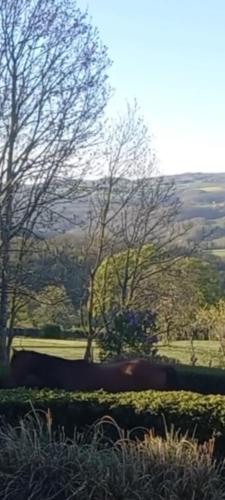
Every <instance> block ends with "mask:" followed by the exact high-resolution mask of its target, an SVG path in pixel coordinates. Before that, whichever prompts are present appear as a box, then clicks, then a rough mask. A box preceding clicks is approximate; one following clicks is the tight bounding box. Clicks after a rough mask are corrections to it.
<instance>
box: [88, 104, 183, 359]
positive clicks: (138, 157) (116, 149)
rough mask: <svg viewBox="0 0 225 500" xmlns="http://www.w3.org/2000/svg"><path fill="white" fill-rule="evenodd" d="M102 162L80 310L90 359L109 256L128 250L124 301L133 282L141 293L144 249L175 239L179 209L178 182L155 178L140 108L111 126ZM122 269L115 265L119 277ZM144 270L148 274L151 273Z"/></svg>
mask: <svg viewBox="0 0 225 500" xmlns="http://www.w3.org/2000/svg"><path fill="white" fill-rule="evenodd" d="M102 163H103V164H104V169H105V175H104V177H102V178H101V179H100V180H99V181H98V183H97V189H96V191H95V192H94V193H93V195H92V197H91V200H90V213H89V228H88V231H87V235H86V245H85V252H84V253H85V255H86V256H89V257H90V256H91V257H92V259H94V262H95V263H94V265H93V267H92V269H91V273H90V284H89V292H88V299H87V297H85V298H84V303H83V307H82V309H81V310H82V317H83V322H84V324H86V329H87V336H88V342H87V349H86V355H85V356H86V358H89V357H90V353H91V346H92V341H93V338H94V337H95V334H96V332H95V325H94V301H96V293H95V292H96V290H95V283H96V275H97V272H98V269H99V267H100V265H101V263H102V261H103V259H104V257H106V256H107V255H110V256H111V258H112V259H113V255H114V254H115V253H116V252H118V251H119V250H123V251H125V252H126V269H125V270H124V273H123V282H120V287H121V300H122V302H125V301H127V293H128V286H127V284H128V282H129V293H130V294H134V292H135V291H136V292H137V289H138V285H139V281H140V279H141V272H142V271H143V266H142V267H141V250H142V249H143V246H144V245H145V244H146V243H148V242H150V241H151V242H154V243H155V244H156V242H157V246H158V249H159V247H160V245H161V248H162V247H163V246H165V243H166V242H167V243H168V242H169V241H172V238H173V237H174V234H173V233H174V231H173V226H172V221H173V220H174V217H175V215H176V213H177V210H178V207H179V200H178V199H177V198H176V194H175V187H174V185H173V183H170V182H166V181H165V180H164V179H163V178H161V177H157V176H156V174H157V173H158V172H157V162H156V158H155V155H154V153H153V152H152V150H151V141H150V137H149V135H148V130H147V128H146V126H145V124H144V121H143V120H142V118H141V117H140V116H139V110H138V107H137V106H136V105H135V106H134V107H129V106H128V108H127V113H126V115H125V116H123V117H122V118H119V120H118V122H116V123H115V124H114V125H113V126H112V127H110V128H109V131H108V134H106V138H105V148H104V150H103V156H102ZM170 228H171V229H170ZM134 248H135V249H136V250H137V252H136V256H137V259H136V262H135V263H134V262H133V263H132V276H130V266H129V259H130V255H131V252H132V250H133V249H134ZM157 260H158V257H157ZM164 263H165V256H164ZM142 265H143V262H142ZM145 268H146V266H145ZM117 271H118V270H117V269H116V265H115V273H116V272H117ZM145 272H146V273H147V271H146V270H145ZM145 278H146V277H145ZM142 279H143V276H142ZM103 281H104V280H103ZM104 286H107V285H103V288H102V290H101V292H100V294H102V295H104V293H105V292H106V290H105V289H104ZM101 298H102V297H101ZM130 298H131V297H130ZM103 312H104V311H102V313H103Z"/></svg>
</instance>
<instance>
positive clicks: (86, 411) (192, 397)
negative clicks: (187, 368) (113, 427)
mask: <svg viewBox="0 0 225 500" xmlns="http://www.w3.org/2000/svg"><path fill="white" fill-rule="evenodd" d="M30 402H32V405H33V406H34V408H36V409H42V410H45V411H46V410H47V409H48V408H49V409H50V410H51V412H52V415H53V426H54V429H57V428H58V426H63V427H64V428H65V432H66V434H67V435H68V436H72V435H73V432H74V427H77V428H78V429H79V430H84V429H85V428H87V427H88V426H90V425H92V424H93V423H94V422H96V421H97V420H98V419H99V418H102V417H104V416H105V415H109V416H111V417H112V418H114V419H115V420H116V422H117V423H118V425H119V426H120V427H121V428H123V429H128V430H129V429H132V428H135V427H136V428H138V427H142V428H143V427H144V428H147V429H150V428H154V429H155V431H156V433H157V434H159V435H160V434H161V435H163V433H164V421H166V422H167V424H168V426H171V425H172V424H173V425H175V427H176V428H180V429H181V430H182V432H186V431H187V430H189V432H190V434H192V433H193V432H195V435H196V437H197V438H198V439H199V440H200V441H205V440H208V439H209V438H210V437H212V435H213V433H214V431H216V433H217V435H218V436H219V435H220V436H221V439H222V438H223V439H225V397H224V396H212V395H211V396H202V395H200V394H193V393H188V392H184V391H180V392H173V393H172V392H167V393H166V392H164V393H163V392H157V391H144V392H139V393H134V392H131V393H120V394H107V393H104V392H103V391H99V392H95V393H66V392H63V391H50V390H42V391H34V390H25V389H22V388H21V389H14V390H1V391H0V415H1V420H3V421H6V422H9V423H11V424H17V423H18V422H19V420H20V418H22V417H24V415H25V414H26V413H27V412H28V411H29V410H30ZM109 431H110V430H109ZM137 435H138V436H141V435H142V431H141V430H140V429H139V430H137ZM222 441H223V440H222ZM222 441H221V443H222Z"/></svg>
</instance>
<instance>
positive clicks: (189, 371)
mask: <svg viewBox="0 0 225 500" xmlns="http://www.w3.org/2000/svg"><path fill="white" fill-rule="evenodd" d="M174 367H175V369H176V370H177V373H178V379H179V386H180V389H181V390H185V391H193V392H199V393H201V394H225V370H222V369H220V368H208V367H202V366H188V365H175V366H174Z"/></svg>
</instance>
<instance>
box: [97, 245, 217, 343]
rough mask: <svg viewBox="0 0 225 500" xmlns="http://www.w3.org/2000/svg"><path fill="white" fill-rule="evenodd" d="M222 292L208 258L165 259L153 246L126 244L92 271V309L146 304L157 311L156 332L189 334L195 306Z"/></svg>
mask: <svg viewBox="0 0 225 500" xmlns="http://www.w3.org/2000/svg"><path fill="white" fill-rule="evenodd" d="M222 296H223V290H222V283H221V279H220V275H219V273H218V271H217V270H216V268H215V266H213V265H212V264H210V263H208V262H206V261H203V260H200V259H199V258H194V257H180V258H179V259H177V260H176V259H174V262H171V263H170V264H169V265H168V264H165V263H164V260H163V256H162V255H161V256H160V255H158V253H157V251H156V248H154V247H153V246H152V245H145V246H144V247H143V248H142V249H141V250H139V249H132V250H130V249H128V250H127V251H123V252H120V253H118V254H116V255H112V256H110V257H106V258H105V259H104V261H103V262H102V264H101V266H100V267H99V269H98V271H97V273H96V280H95V287H94V313H95V315H96V316H98V317H100V316H101V315H102V316H104V315H105V314H107V312H109V311H110V310H112V309H113V308H114V307H116V308H117V309H119V308H123V307H132V308H133V309H136V310H142V309H146V308H150V309H151V310H152V311H155V312H157V313H158V327H159V329H160V332H161V335H162V338H164V339H166V340H167V341H169V340H171V339H175V338H189V337H190V336H191V334H192V331H193V328H194V326H195V319H196V315H197V313H198V310H199V308H200V307H204V306H207V307H208V306H210V305H212V304H216V303H217V302H218V301H219V300H220V299H221V297H222Z"/></svg>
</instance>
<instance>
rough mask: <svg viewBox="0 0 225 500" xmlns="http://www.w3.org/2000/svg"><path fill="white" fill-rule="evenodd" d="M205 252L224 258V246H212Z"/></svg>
mask: <svg viewBox="0 0 225 500" xmlns="http://www.w3.org/2000/svg"><path fill="white" fill-rule="evenodd" d="M207 252H208V253H211V254H213V255H216V257H220V258H221V259H225V248H212V249H211V250H207Z"/></svg>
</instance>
